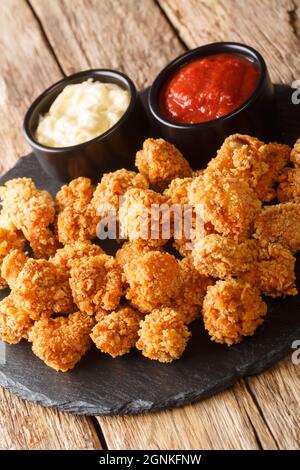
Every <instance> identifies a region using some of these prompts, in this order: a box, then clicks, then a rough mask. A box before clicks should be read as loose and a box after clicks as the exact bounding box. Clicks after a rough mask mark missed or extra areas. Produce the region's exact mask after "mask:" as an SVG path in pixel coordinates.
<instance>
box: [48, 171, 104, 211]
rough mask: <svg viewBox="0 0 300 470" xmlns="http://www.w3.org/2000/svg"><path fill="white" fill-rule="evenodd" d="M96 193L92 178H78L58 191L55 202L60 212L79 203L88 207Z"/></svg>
mask: <svg viewBox="0 0 300 470" xmlns="http://www.w3.org/2000/svg"><path fill="white" fill-rule="evenodd" d="M94 191H95V188H94V186H93V185H92V182H91V180H90V178H85V177H83V176H81V177H79V178H76V179H74V180H72V181H71V182H70V183H69V184H65V185H64V186H62V187H61V189H60V190H59V191H58V193H57V194H56V201H55V202H56V207H57V209H58V211H59V212H62V211H63V210H64V209H65V208H66V207H70V206H73V204H75V203H77V202H80V203H81V204H82V205H84V206H87V205H88V204H89V203H90V202H91V200H92V197H93V194H94Z"/></svg>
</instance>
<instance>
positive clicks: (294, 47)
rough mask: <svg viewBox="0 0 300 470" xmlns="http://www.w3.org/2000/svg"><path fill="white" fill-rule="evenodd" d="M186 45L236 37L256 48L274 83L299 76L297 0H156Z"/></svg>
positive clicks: (299, 52)
mask: <svg viewBox="0 0 300 470" xmlns="http://www.w3.org/2000/svg"><path fill="white" fill-rule="evenodd" d="M158 1H159V3H160V5H161V7H162V9H163V10H164V11H165V13H166V15H167V16H168V17H169V19H170V21H171V22H172V23H173V25H174V27H175V28H176V30H177V31H178V33H179V35H180V37H181V38H182V40H183V41H184V43H185V44H186V45H187V47H188V48H193V47H197V46H201V45H202V44H206V43H209V42H215V41H236V42H242V43H246V44H248V45H250V46H253V47H255V48H256V49H258V50H259V51H260V52H261V53H262V55H263V56H264V58H265V59H266V62H267V65H268V67H269V70H270V75H271V78H272V80H273V81H274V82H277V83H292V81H293V80H295V79H299V78H300V3H299V0H271V1H270V0H251V1H246V0H244V1H241V0H210V1H208V0H158Z"/></svg>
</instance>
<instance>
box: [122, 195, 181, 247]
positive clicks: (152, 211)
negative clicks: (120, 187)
mask: <svg viewBox="0 0 300 470" xmlns="http://www.w3.org/2000/svg"><path fill="white" fill-rule="evenodd" d="M162 205H163V206H162ZM161 206H162V207H161ZM160 208H161V209H162V210H160ZM163 210H165V211H164V214H165V216H164V215H163ZM168 213H169V206H168V205H167V204H166V198H165V197H164V196H162V195H161V194H159V193H156V192H155V191H152V190H150V189H129V190H128V191H127V192H126V193H125V196H124V200H123V204H122V206H121V207H120V211H119V219H120V223H121V227H122V236H123V237H124V238H128V239H129V240H130V241H133V240H141V241H144V242H145V244H148V245H150V246H155V247H156V246H162V245H164V244H165V243H166V242H167V241H168V238H170V237H171V229H172V227H171V223H170V218H169V217H168Z"/></svg>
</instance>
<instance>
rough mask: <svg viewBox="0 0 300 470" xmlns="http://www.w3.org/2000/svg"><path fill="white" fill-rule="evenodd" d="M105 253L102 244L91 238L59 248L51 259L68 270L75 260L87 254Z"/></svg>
mask: <svg viewBox="0 0 300 470" xmlns="http://www.w3.org/2000/svg"><path fill="white" fill-rule="evenodd" d="M103 254H105V252H104V250H102V248H101V247H100V246H98V245H94V244H93V243H91V241H90V240H84V241H82V242H80V241H76V242H74V243H72V244H69V245H65V246H64V247H63V248H60V249H59V250H57V252H56V253H55V255H54V256H53V257H52V258H50V259H49V261H51V262H52V263H54V264H57V265H59V266H61V267H63V268H65V269H67V270H70V269H71V266H72V264H73V262H74V261H75V260H78V259H81V258H84V257H86V256H96V255H103Z"/></svg>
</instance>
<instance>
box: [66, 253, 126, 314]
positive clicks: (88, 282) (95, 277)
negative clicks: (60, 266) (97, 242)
mask: <svg viewBox="0 0 300 470" xmlns="http://www.w3.org/2000/svg"><path fill="white" fill-rule="evenodd" d="M70 274H71V277H70V286H71V289H72V294H73V298H74V301H75V303H76V305H77V306H78V308H79V309H80V310H81V311H82V312H85V313H87V314H88V315H93V314H95V313H96V312H97V311H98V310H100V309H104V310H114V309H115V308H117V306H118V305H119V302H120V298H121V295H122V275H121V269H120V267H119V266H118V264H117V262H116V260H115V259H114V258H113V257H112V256H108V255H103V254H100V255H96V256H90V257H85V258H81V259H79V260H75V261H74V262H73V263H72V265H71V270H70Z"/></svg>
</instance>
